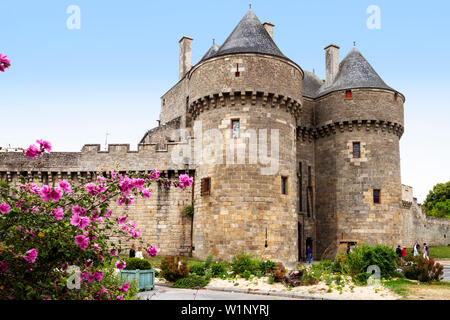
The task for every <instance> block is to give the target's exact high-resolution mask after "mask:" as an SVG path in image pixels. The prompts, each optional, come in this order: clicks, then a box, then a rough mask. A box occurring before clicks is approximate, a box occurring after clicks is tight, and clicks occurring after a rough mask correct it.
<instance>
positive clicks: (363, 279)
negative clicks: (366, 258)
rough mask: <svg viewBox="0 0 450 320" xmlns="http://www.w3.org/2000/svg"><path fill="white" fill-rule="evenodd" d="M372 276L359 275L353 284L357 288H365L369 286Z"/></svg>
mask: <svg viewBox="0 0 450 320" xmlns="http://www.w3.org/2000/svg"><path fill="white" fill-rule="evenodd" d="M370 276H371V275H370V274H369V273H367V272H362V273H358V274H357V275H356V276H355V277H354V278H353V282H354V283H355V284H356V285H357V286H365V285H367V280H368V279H369V277H370Z"/></svg>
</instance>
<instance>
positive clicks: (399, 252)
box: [395, 245, 402, 258]
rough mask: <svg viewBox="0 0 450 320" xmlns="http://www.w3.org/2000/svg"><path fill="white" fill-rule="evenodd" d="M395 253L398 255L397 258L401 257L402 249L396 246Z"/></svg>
mask: <svg viewBox="0 0 450 320" xmlns="http://www.w3.org/2000/svg"><path fill="white" fill-rule="evenodd" d="M395 253H396V254H397V255H398V257H399V258H401V257H402V247H401V246H400V245H398V247H397V249H396V250H395Z"/></svg>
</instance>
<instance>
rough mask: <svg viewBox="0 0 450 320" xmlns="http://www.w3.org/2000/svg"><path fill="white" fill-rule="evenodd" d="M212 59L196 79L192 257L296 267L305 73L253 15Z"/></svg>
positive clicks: (192, 84)
mask: <svg viewBox="0 0 450 320" xmlns="http://www.w3.org/2000/svg"><path fill="white" fill-rule="evenodd" d="M214 51H215V52H213V53H211V54H208V55H206V56H205V58H203V59H202V61H201V62H200V63H199V64H198V65H196V66H195V67H194V68H193V69H192V70H191V71H190V73H189V88H190V89H189V101H190V106H189V113H190V114H191V116H192V119H193V120H194V121H195V125H194V136H195V146H196V152H195V157H196V160H197V161H198V163H197V170H196V181H197V183H196V184H195V191H194V193H195V195H194V204H195V214H194V230H193V242H194V246H195V250H194V251H193V253H194V256H196V257H198V258H206V257H207V256H208V254H213V255H214V256H215V257H216V258H222V259H227V260H230V259H231V258H232V256H233V255H235V254H236V253H239V252H241V251H245V252H248V253H251V254H253V255H255V256H260V257H265V258H270V259H274V260H277V261H282V262H284V263H286V264H288V265H292V264H294V263H296V262H297V213H296V210H295V201H296V192H295V186H296V183H297V182H296V179H297V176H296V166H295V163H296V144H295V131H296V121H297V118H298V117H299V114H300V110H301V97H302V93H301V90H302V79H303V71H302V69H301V68H300V67H299V66H298V65H297V64H295V63H294V62H292V61H291V60H289V59H288V58H286V57H285V56H284V55H283V54H282V53H281V51H280V50H279V49H278V47H277V46H276V44H275V43H274V41H273V39H272V37H271V36H270V35H269V33H268V32H267V31H266V29H265V28H264V26H263V25H262V24H261V23H260V21H259V20H258V18H257V17H256V15H255V14H254V13H253V12H252V11H251V10H250V11H249V12H248V13H247V14H246V15H245V16H244V18H243V19H242V20H241V22H240V23H239V24H238V26H237V27H236V28H235V29H234V31H233V32H232V33H231V35H230V36H229V37H228V39H227V40H226V41H225V42H224V44H223V45H222V46H220V48H218V49H217V48H216V49H215V50H214ZM200 154H201V157H200V156H199V155H200ZM199 158H200V159H199Z"/></svg>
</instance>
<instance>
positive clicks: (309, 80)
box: [302, 71, 323, 98]
mask: <svg viewBox="0 0 450 320" xmlns="http://www.w3.org/2000/svg"><path fill="white" fill-rule="evenodd" d="M304 72H305V78H304V79H303V91H302V93H303V96H305V97H308V98H315V97H316V96H317V93H318V92H319V89H320V87H321V86H322V85H323V80H322V79H320V78H319V77H318V76H316V75H315V74H314V73H312V72H309V71H304Z"/></svg>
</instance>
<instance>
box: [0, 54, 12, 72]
mask: <svg viewBox="0 0 450 320" xmlns="http://www.w3.org/2000/svg"><path fill="white" fill-rule="evenodd" d="M10 66H11V60H9V59H8V56H7V55H5V54H1V53H0V71H1V72H5V70H6V69H8V68H9V67H10Z"/></svg>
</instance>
